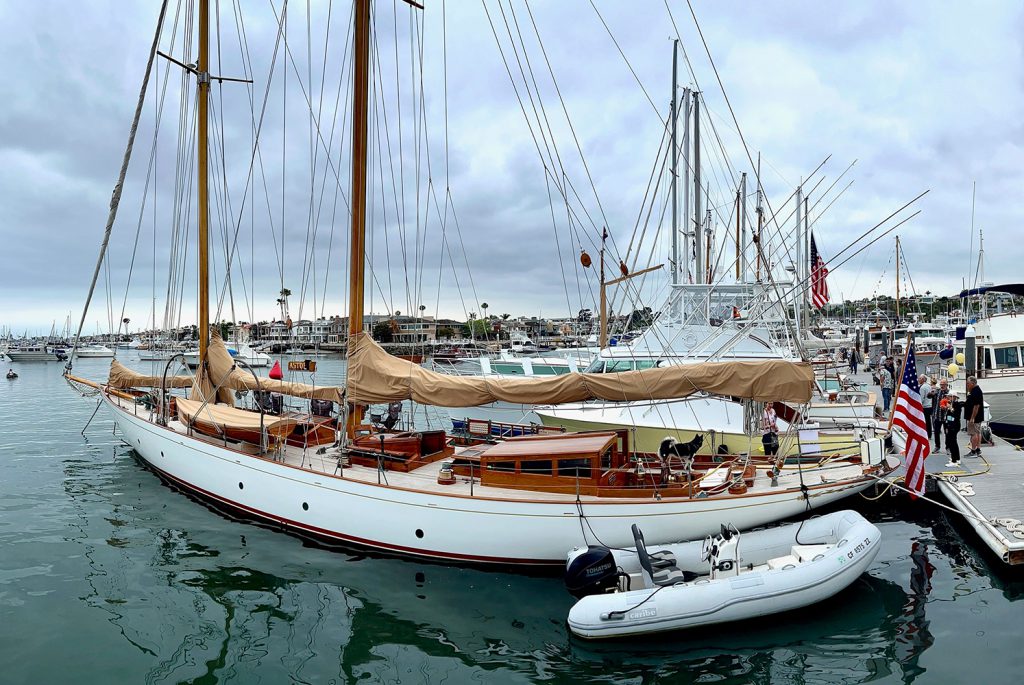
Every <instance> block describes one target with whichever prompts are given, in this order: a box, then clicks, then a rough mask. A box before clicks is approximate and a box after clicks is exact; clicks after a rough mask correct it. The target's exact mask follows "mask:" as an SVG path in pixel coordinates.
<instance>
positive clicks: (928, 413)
mask: <svg viewBox="0 0 1024 685" xmlns="http://www.w3.org/2000/svg"><path fill="white" fill-rule="evenodd" d="M917 382H918V383H920V384H921V408H922V409H924V425H925V426H927V427H928V439H929V440H931V439H932V384H931V383H929V382H928V376H925V375H924V374H921V376H920V377H919V378H918V379H917Z"/></svg>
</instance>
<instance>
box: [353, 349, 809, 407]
mask: <svg viewBox="0 0 1024 685" xmlns="http://www.w3.org/2000/svg"><path fill="white" fill-rule="evenodd" d="M347 383H348V399H349V401H350V402H356V403H360V404H376V403H380V402H393V401H395V400H405V399H412V400H414V401H416V402H420V403H422V404H431V405H436V406H441V407H475V406H479V405H482V404H489V403H491V402H497V401H505V402H513V403H517V404H562V403H564V402H582V401H585V400H590V399H600V400H608V401H613V402H621V401H639V400H662V399H674V398H679V397H686V396H688V395H692V394H694V393H696V392H700V391H704V392H709V393H713V394H716V395H724V396H728V397H742V398H747V399H752V400H757V401H760V402H769V401H775V400H779V401H784V402H807V401H809V400H810V399H811V389H812V387H813V385H814V371H813V370H812V369H811V365H810V364H808V363H806V362H799V363H797V362H787V361H782V360H770V361H741V362H705V363H700V364H680V365H676V366H667V367H664V368H655V369H644V370H643V371H626V372H623V373H607V374H605V373H570V374H565V375H562V376H545V377H542V378H486V377H482V376H475V377H472V376H449V375H446V374H442V373H436V372H434V371H430V370H428V369H425V368H423V367H421V366H419V365H418V364H413V363H412V362H409V361H406V360H404V359H399V358H398V357H394V356H392V355H390V354H388V353H387V352H385V351H384V350H383V349H381V347H380V346H379V345H377V343H375V342H374V341H373V339H372V338H370V336H368V335H367V334H366V333H365V332H361V333H357V334H355V335H353V336H351V337H349V341H348V380H347Z"/></svg>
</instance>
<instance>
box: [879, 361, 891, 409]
mask: <svg viewBox="0 0 1024 685" xmlns="http://www.w3.org/2000/svg"><path fill="white" fill-rule="evenodd" d="M878 385H879V387H880V388H882V413H884V414H888V413H889V403H890V402H891V401H892V371H890V370H889V364H888V360H885V359H883V360H882V366H881V368H879V370H878Z"/></svg>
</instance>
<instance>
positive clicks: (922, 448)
mask: <svg viewBox="0 0 1024 685" xmlns="http://www.w3.org/2000/svg"><path fill="white" fill-rule="evenodd" d="M892 425H893V426H899V427H900V428H902V429H903V430H904V431H906V433H907V463H906V466H907V475H906V476H905V477H904V482H905V484H906V486H907V489H908V490H910V491H911V493H914V494H912V495H911V497H916V496H917V495H921V494H924V476H925V471H924V460H925V459H927V458H928V455H929V454H930V453H931V449H932V445H931V442H930V441H929V440H928V428H927V427H926V426H925V423H924V408H923V407H922V406H921V384H920V383H918V382H917V364H916V363H915V361H914V346H913V345H908V346H907V360H906V362H905V363H904V364H903V378H902V379H901V380H900V389H899V392H898V393H897V395H896V406H895V408H894V409H893V411H892Z"/></svg>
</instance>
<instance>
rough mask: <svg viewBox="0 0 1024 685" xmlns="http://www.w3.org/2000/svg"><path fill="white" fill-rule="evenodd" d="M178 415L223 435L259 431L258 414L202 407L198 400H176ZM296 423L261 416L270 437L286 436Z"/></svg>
mask: <svg viewBox="0 0 1024 685" xmlns="http://www.w3.org/2000/svg"><path fill="white" fill-rule="evenodd" d="M176 404H177V407H178V414H179V415H180V416H182V417H183V418H184V419H185V420H187V421H190V422H199V423H205V424H208V425H212V426H217V427H218V428H220V429H221V430H223V431H224V432H225V433H228V432H236V431H248V432H256V433H258V432H259V430H260V415H259V413H258V412H254V411H248V410H245V409H238V408H236V407H228V406H226V405H223V404H207V405H204V404H203V403H202V402H200V401H198V400H186V399H184V398H180V397H179V398H178V399H177V400H176ZM297 423H298V420H297V419H295V418H287V417H281V416H273V415H268V414H264V415H263V424H262V426H263V428H264V429H265V430H267V431H268V432H269V433H270V434H271V435H287V434H288V433H290V432H291V430H292V429H293V428H294V427H295V425H296V424H297Z"/></svg>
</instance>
